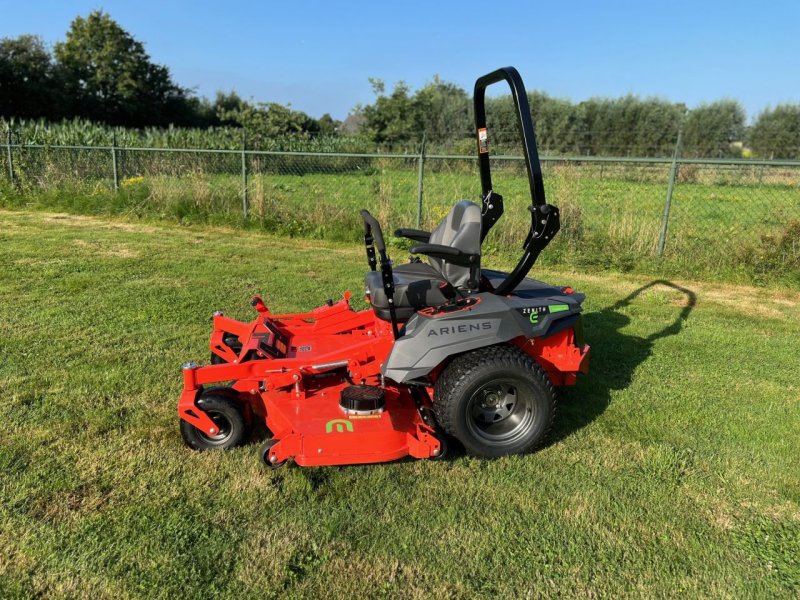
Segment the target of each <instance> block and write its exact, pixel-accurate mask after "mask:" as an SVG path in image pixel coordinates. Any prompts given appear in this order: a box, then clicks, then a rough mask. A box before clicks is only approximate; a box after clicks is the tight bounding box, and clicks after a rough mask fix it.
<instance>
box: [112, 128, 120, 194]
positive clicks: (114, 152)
mask: <svg viewBox="0 0 800 600" xmlns="http://www.w3.org/2000/svg"><path fill="white" fill-rule="evenodd" d="M111 166H112V167H113V169H114V192H118V191H119V171H118V170H117V132H116V131H114V132H113V133H112V134H111Z"/></svg>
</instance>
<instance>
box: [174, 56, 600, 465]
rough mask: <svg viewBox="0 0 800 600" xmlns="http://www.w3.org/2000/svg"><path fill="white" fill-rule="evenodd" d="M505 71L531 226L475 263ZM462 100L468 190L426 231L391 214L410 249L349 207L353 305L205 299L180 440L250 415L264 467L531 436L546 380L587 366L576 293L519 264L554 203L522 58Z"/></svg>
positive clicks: (492, 201) (547, 236)
mask: <svg viewBox="0 0 800 600" xmlns="http://www.w3.org/2000/svg"><path fill="white" fill-rule="evenodd" d="M502 80H505V81H506V82H508V84H509V86H510V87H511V93H512V96H513V98H514V103H515V105H516V110H517V116H518V118H519V129H520V132H521V134H522V142H523V149H524V153H525V163H526V166H527V172H528V180H529V183H530V191H531V205H530V206H529V207H528V208H529V210H530V215H531V226H530V231H529V232H528V235H527V238H526V240H525V243H524V245H523V253H522V257H521V258H520V259H519V262H518V264H517V266H516V267H515V268H514V269H513V271H511V272H510V273H504V272H499V271H492V270H487V269H481V243H482V242H483V240H484V238H485V237H486V234H487V233H488V232H489V230H490V229H491V227H492V226H493V225H494V224H495V223H496V222H497V220H498V219H499V218H500V216H501V215H502V214H503V198H502V196H500V195H499V194H498V193H497V192H495V191H494V189H493V188H492V177H491V171H490V166H489V143H488V136H487V129H486V112H485V103H484V99H485V92H486V88H487V86H489V85H491V84H494V83H497V82H500V81H502ZM474 103H475V124H476V128H477V144H478V158H479V166H480V177H481V185H482V195H481V204H480V205H478V204H474V203H472V202H470V201H467V200H462V201H461V202H459V203H457V204H456V205H455V206H454V207H453V209H452V210H451V211H450V213H449V214H448V215H447V216H446V217H445V219H444V220H443V221H442V222H441V223H439V225H438V226H437V227H436V228H435V229H434V230H433V231H431V232H430V233H428V232H425V231H419V230H415V229H398V230H397V232H396V235H397V236H401V237H405V238H408V239H410V240H412V242H413V245H412V246H411V254H412V255H414V258H413V259H412V260H411V262H409V263H408V264H404V265H399V266H395V265H393V263H392V261H391V260H390V258H389V255H388V254H387V249H386V244H385V241H384V237H383V233H382V231H381V226H380V225H379V224H378V222H377V221H376V220H375V218H374V217H373V216H372V215H370V214H369V213H368V212H367V211H366V210H362V211H361V216H362V218H363V220H364V242H365V245H366V253H367V261H368V263H369V266H370V269H371V271H370V272H368V273H367V276H366V294H367V298H368V300H369V303H370V305H371V307H370V308H368V309H366V310H362V311H355V310H353V309H352V308H351V306H350V293H349V292H345V293H344V298H343V299H342V300H340V301H338V302H335V303H334V302H333V301H331V300H328V301H327V302H326V303H325V304H324V305H323V306H320V307H319V308H315V309H314V310H312V311H311V312H307V313H299V314H283V315H276V314H272V313H271V312H270V311H269V309H268V308H267V306H266V305H265V304H264V302H263V301H262V300H261V298H259V297H255V298H254V299H253V306H254V307H255V309H256V311H257V312H258V316H257V318H256V319H255V320H253V321H252V322H250V323H244V322H240V321H236V320H234V319H230V318H227V317H225V315H224V314H223V313H222V312H215V313H214V332H213V334H212V336H211V353H212V355H211V363H212V364H211V365H209V366H204V367H198V366H197V365H196V364H195V363H187V364H185V365H184V366H183V378H184V390H183V393H182V394H181V398H180V402H179V403H178V414H179V415H180V418H181V433H182V434H183V438H184V440H185V442H186V444H187V445H188V446H190V447H191V448H193V449H195V450H206V449H209V448H230V447H232V446H236V445H238V444H240V443H242V442H243V441H244V440H245V439H246V437H247V435H248V432H249V430H250V428H251V427H252V426H254V425H255V424H256V423H257V422H259V423H263V424H264V425H266V428H267V429H268V431H269V432H270V437H269V439H268V441H267V442H266V443H265V444H264V446H263V447H262V449H261V459H262V460H263V461H264V463H265V464H267V465H269V466H272V467H276V466H280V465H283V464H284V463H286V462H287V461H290V460H294V461H295V462H296V463H297V464H299V465H303V466H316V465H344V464H355V463H375V462H384V461H391V460H395V459H399V458H402V457H405V456H412V457H414V458H430V459H435V458H441V457H443V456H444V455H445V453H446V448H447V440H448V436H452V437H453V438H455V439H457V440H458V441H459V442H460V443H461V444H462V445H463V446H464V448H465V449H466V450H467V452H469V453H470V454H472V455H476V456H482V457H497V456H502V455H506V454H515V453H521V452H526V451H528V450H531V449H533V448H535V447H536V446H538V445H539V444H541V443H542V441H543V440H544V438H545V436H546V435H547V433H548V430H549V429H550V426H551V424H552V422H553V418H554V415H555V396H554V387H555V386H560V385H571V384H574V383H575V380H576V377H577V374H578V373H579V372H583V373H585V372H587V370H588V356H589V347H588V346H587V345H585V344H584V342H583V339H582V335H581V328H580V312H581V303H582V302H583V300H584V296H583V294H580V293H577V292H575V291H574V290H572V289H571V288H568V287H564V288H561V287H553V286H551V285H548V284H546V283H542V282H540V281H535V280H533V279H528V278H526V275H527V274H528V272H529V271H530V269H531V267H532V266H533V264H534V262H535V261H536V259H537V257H538V256H539V254H540V253H541V251H542V250H543V249H544V248H545V246H547V244H548V243H549V242H550V241H551V240H552V239H553V236H554V235H555V234H556V233H557V232H558V229H559V213H558V209H557V208H556V207H554V206H552V205H550V204H547V203H546V202H545V194H544V186H543V182H542V171H541V166H540V164H539V156H538V153H537V149H536V138H535V135H534V129H533V123H532V121H531V113H530V109H529V107H528V98H527V95H526V93H525V88H524V86H523V83H522V80H521V78H520V76H519V73H517V71H516V69H514V68H512V67H506V68H503V69H498V70H497V71H494V72H493V73H490V74H488V75H485V76H483V77H481V78H480V79H478V81H477V82H476V83H475V96H474ZM419 255H422V256H425V257H427V262H422V261H421V260H420V259H419V258H418V256H419ZM211 384H217V385H216V386H215V387H210V385H211Z"/></svg>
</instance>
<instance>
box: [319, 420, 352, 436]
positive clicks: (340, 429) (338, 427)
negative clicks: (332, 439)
mask: <svg viewBox="0 0 800 600" xmlns="http://www.w3.org/2000/svg"><path fill="white" fill-rule="evenodd" d="M334 431H336V433H344V432H345V431H347V432H348V433H352V432H353V424H352V423H351V422H350V421H346V420H345V419H333V420H332V421H328V422H327V423H325V433H333V432H334Z"/></svg>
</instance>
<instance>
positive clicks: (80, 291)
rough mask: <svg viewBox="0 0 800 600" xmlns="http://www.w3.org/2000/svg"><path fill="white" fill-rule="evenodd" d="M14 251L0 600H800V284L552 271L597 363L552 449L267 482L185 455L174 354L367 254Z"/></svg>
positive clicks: (125, 224) (15, 239) (290, 472)
mask: <svg viewBox="0 0 800 600" xmlns="http://www.w3.org/2000/svg"><path fill="white" fill-rule="evenodd" d="M0 248H2V269H3V271H2V272H3V276H2V278H0V396H1V397H2V399H3V402H2V407H3V408H2V411H0V415H2V422H3V424H4V433H3V435H2V437H0V472H1V473H2V479H0V597H3V598H30V597H65V598H66V597H91V598H100V597H105V598H114V599H118V598H134V597H164V598H173V597H182V598H209V597H236V598H251V597H275V598H277V597H309V598H320V597H330V598H335V597H395V598H422V597H438V598H441V597H463V598H473V597H486V598H489V597H508V598H512V597H513V598H517V597H526V596H527V597H541V596H550V597H554V596H557V597H573V596H581V597H648V598H649V597H674V596H692V597H697V596H702V597H718V598H731V597H734V598H746V597H761V598H778V597H783V598H797V597H798V594H800V559H799V558H798V557H799V556H800V466H799V464H798V456H800V439H799V436H798V431H800V402H798V396H799V395H800V386H799V385H798V382H797V373H798V372H800V354H798V352H797V347H798V346H797V339H798V335H799V334H800V294H799V293H797V292H795V291H789V290H781V289H777V288H764V289H755V288H750V287H744V286H733V285H721V284H710V283H705V282H697V281H684V280H681V281H677V282H674V283H675V284H676V285H678V286H680V287H681V288H683V290H684V291H681V290H680V289H678V288H675V287H670V286H666V285H662V284H655V285H652V286H649V284H650V283H652V278H649V277H646V276H642V275H619V274H611V273H609V274H603V275H597V274H587V273H585V272H580V271H575V272H568V271H566V270H560V271H559V270H554V269H552V268H548V269H538V270H537V271H536V273H535V275H536V276H538V277H541V278H542V279H545V280H549V281H552V282H553V283H558V284H564V285H566V284H570V285H573V286H574V287H576V288H578V289H580V290H581V291H583V292H585V293H586V294H587V296H588V299H587V302H586V304H585V308H586V315H585V329H586V337H587V340H588V342H589V343H590V344H591V345H592V347H593V359H592V360H593V362H592V366H591V373H590V375H588V376H586V377H584V378H582V379H581V381H580V382H579V384H578V386H577V387H575V388H572V389H567V390H564V391H563V392H562V393H561V394H560V405H559V414H558V416H557V419H556V426H555V431H554V434H553V435H552V437H551V441H550V443H549V445H548V446H547V447H545V448H544V449H542V450H541V451H539V452H537V453H535V454H532V455H529V456H523V457H511V458H504V459H501V460H496V461H491V462H489V461H483V460H477V459H472V458H467V457H464V456H456V457H455V458H453V459H452V460H450V461H448V462H444V463H429V462H423V461H420V462H411V461H408V462H399V463H395V464H387V465H379V466H371V467H349V468H323V469H300V468H291V467H290V468H286V469H284V470H281V471H277V472H267V471H265V470H264V469H263V468H262V467H261V466H260V464H259V463H258V461H257V458H256V450H257V447H256V446H246V447H243V448H240V449H237V450H235V451H232V452H229V453H206V454H195V453H192V452H191V451H189V450H187V449H186V448H184V447H183V445H182V443H181V440H180V436H179V433H178V423H177V415H176V411H175V406H176V403H177V398H178V393H179V391H180V389H181V376H180V368H179V366H180V364H181V362H183V361H184V360H188V359H198V360H205V359H206V358H207V355H208V347H207V343H208V335H209V333H210V319H209V317H210V313H211V311H212V310H213V309H224V310H225V311H226V313H227V314H229V315H231V316H234V317H239V318H249V317H250V308H249V306H248V300H249V297H250V295H251V294H253V293H256V292H263V293H264V295H265V297H266V298H267V300H268V303H269V305H270V307H271V308H273V309H274V310H277V311H295V310H301V309H308V308H310V307H312V306H314V305H316V304H319V303H320V302H321V301H322V300H324V299H325V298H328V297H336V296H337V295H338V294H339V293H340V290H343V289H351V290H353V291H355V292H358V291H359V290H360V288H361V277H362V274H363V271H364V270H365V267H366V265H365V259H364V256H363V250H362V248H361V247H359V246H358V245H356V244H340V243H335V242H319V241H310V240H291V239H288V238H281V237H273V236H268V235H265V234H263V233H260V232H249V231H241V230H232V229H226V228H210V227H205V228H204V227H196V226H194V227H175V226H168V225H153V224H141V223H132V222H130V221H122V220H111V219H103V218H98V217H84V216H75V215H65V214H54V213H45V212H13V211H0ZM396 258H400V256H396ZM500 266H502V265H500ZM637 290H640V291H637Z"/></svg>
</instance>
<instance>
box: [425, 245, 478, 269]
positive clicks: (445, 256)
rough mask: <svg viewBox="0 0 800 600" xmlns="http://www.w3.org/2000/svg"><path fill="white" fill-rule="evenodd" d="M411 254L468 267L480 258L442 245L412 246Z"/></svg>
mask: <svg viewBox="0 0 800 600" xmlns="http://www.w3.org/2000/svg"><path fill="white" fill-rule="evenodd" d="M410 252H411V254H424V255H425V256H432V257H433V258H441V259H442V260H446V261H447V262H450V263H453V264H454V265H460V266H463V267H468V266H469V265H471V264H474V263H476V262H477V261H478V259H479V258H480V255H479V254H467V253H465V252H462V251H461V250H459V249H457V248H453V247H452V246H442V245H441V244H415V245H413V246H411V250H410Z"/></svg>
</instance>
